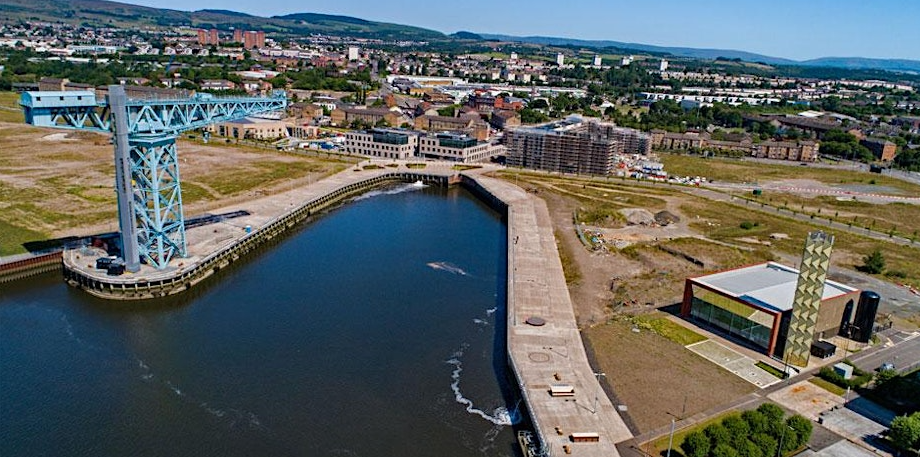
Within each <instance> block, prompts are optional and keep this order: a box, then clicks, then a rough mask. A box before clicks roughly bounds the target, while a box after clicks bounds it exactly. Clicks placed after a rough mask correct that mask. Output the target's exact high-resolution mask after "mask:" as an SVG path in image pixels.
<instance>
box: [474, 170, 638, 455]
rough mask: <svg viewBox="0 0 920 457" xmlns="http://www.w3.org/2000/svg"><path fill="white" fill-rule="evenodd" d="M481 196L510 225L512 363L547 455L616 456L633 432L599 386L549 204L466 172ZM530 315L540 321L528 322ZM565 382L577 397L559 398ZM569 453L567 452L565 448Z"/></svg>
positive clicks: (513, 187)
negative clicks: (555, 388) (579, 437)
mask: <svg viewBox="0 0 920 457" xmlns="http://www.w3.org/2000/svg"><path fill="white" fill-rule="evenodd" d="M464 182H465V184H467V186H468V187H469V188H470V189H471V190H472V191H473V192H474V193H476V194H478V195H480V196H481V197H483V198H485V199H486V201H489V202H491V203H492V204H493V205H494V206H496V208H498V209H501V208H502V207H504V212H505V214H506V217H507V222H508V281H507V288H508V289H507V297H508V303H507V309H508V314H507V315H508V323H507V328H508V331H507V335H506V338H507V343H508V360H509V365H510V367H511V369H512V371H513V372H514V374H515V378H516V379H517V382H518V387H519V390H520V392H521V394H522V396H523V398H524V401H525V403H526V405H527V409H528V411H529V413H530V417H531V419H532V421H533V425H534V428H535V429H536V430H535V431H536V434H537V436H538V437H539V439H540V442H541V443H542V445H543V448H544V450H545V451H546V454H547V455H550V456H557V457H558V456H563V455H567V454H571V455H573V456H591V457H593V456H606V457H611V456H617V455H619V453H618V452H617V449H616V446H615V444H616V443H618V442H621V441H625V440H627V439H630V438H632V433H631V432H630V431H629V428H628V427H627V426H626V423H625V422H624V421H623V419H622V418H621V417H620V415H619V413H618V411H617V410H616V408H615V407H614V405H613V404H612V403H611V402H610V400H609V399H608V398H607V396H606V394H604V392H603V391H602V390H601V386H600V383H599V382H598V378H597V377H596V374H595V372H594V371H593V369H592V368H591V365H590V364H589V362H588V357H587V354H586V352H585V348H584V345H583V344H582V340H581V335H580V333H579V331H578V328H577V325H576V323H575V312H574V308H573V306H572V302H571V298H570V297H569V293H568V286H567V285H566V283H565V275H564V273H563V271H562V263H561V261H560V260H559V253H558V250H557V247H556V240H555V236H554V233H553V227H552V221H551V219H550V216H549V210H548V209H547V207H546V203H545V202H544V201H543V200H541V199H539V198H537V197H536V196H534V195H532V194H528V193H527V192H525V191H524V190H523V189H521V188H519V187H517V186H514V185H512V184H510V183H508V182H505V181H501V180H498V179H495V178H489V177H485V176H476V177H470V176H464ZM531 317H540V318H542V319H543V320H544V321H545V324H544V325H542V326H534V325H530V324H528V323H527V320H528V319H529V318H531ZM554 384H566V385H570V386H573V387H574V389H575V396H574V397H553V396H551V395H550V392H549V391H550V387H551V386H552V385H554ZM572 433H597V434H598V435H599V436H600V440H599V441H598V442H596V443H574V442H572V441H571V439H570V435H571V434H572ZM566 451H568V452H566Z"/></svg>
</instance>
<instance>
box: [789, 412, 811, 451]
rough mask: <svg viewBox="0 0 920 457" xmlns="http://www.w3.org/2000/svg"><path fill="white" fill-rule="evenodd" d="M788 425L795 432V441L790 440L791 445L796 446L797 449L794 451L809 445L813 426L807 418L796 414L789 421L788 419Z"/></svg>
mask: <svg viewBox="0 0 920 457" xmlns="http://www.w3.org/2000/svg"><path fill="white" fill-rule="evenodd" d="M786 425H787V426H788V427H789V428H791V429H792V430H795V436H794V439H789V441H790V443H789V444H795V447H793V448H792V449H798V448H800V447H802V446H804V445H805V444H806V443H808V440H809V439H811V432H812V426H811V421H810V420H808V419H806V418H805V417H803V416H801V415H799V414H796V415H794V416H792V417H790V418H789V419H786ZM783 447H786V444H785V443H783Z"/></svg>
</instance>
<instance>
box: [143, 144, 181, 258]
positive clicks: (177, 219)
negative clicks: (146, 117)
mask: <svg viewBox="0 0 920 457" xmlns="http://www.w3.org/2000/svg"><path fill="white" fill-rule="evenodd" d="M130 146H131V147H130V149H131V154H130V157H131V177H132V180H133V181H134V217H135V220H136V221H137V242H138V245H139V248H140V255H141V256H143V258H144V260H145V261H146V262H147V264H148V265H152V266H153V267H155V268H157V269H158V270H162V269H164V268H166V267H167V266H168V265H169V261H170V260H171V259H172V258H173V257H175V256H179V257H185V256H186V255H187V252H186V243H185V217H184V215H183V209H182V190H181V184H180V180H179V162H178V159H177V155H176V138H175V137H173V136H158V137H151V138H132V139H131V141H130Z"/></svg>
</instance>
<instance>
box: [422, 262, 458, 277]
mask: <svg viewBox="0 0 920 457" xmlns="http://www.w3.org/2000/svg"><path fill="white" fill-rule="evenodd" d="M425 265H428V267H429V268H431V269H433V270H441V271H446V272H448V273H450V274H455V275H460V276H469V273H467V272H466V271H464V270H463V268H460V267H458V266H456V265H454V264H452V263H450V262H428V263H427V264H425Z"/></svg>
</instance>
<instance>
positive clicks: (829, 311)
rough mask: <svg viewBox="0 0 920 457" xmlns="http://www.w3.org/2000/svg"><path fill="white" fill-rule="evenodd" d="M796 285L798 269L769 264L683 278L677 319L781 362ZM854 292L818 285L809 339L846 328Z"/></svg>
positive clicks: (833, 285)
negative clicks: (721, 334) (715, 330)
mask: <svg viewBox="0 0 920 457" xmlns="http://www.w3.org/2000/svg"><path fill="white" fill-rule="evenodd" d="M798 280H799V270H797V269H795V268H792V267H788V266H785V265H781V264H778V263H775V262H767V263H762V264H757V265H752V266H747V267H742V268H737V269H732V270H725V271H721V272H718V273H713V274H710V275H707V276H701V277H697V278H688V279H687V282H686V285H685V287H684V300H683V303H682V305H681V315H682V316H684V317H685V318H690V319H692V320H694V321H696V322H699V323H702V324H704V325H707V326H711V327H716V328H718V329H720V330H722V331H724V332H725V333H728V334H730V335H731V336H734V337H736V338H739V339H741V340H743V341H744V342H746V343H748V344H750V345H752V346H754V347H757V348H758V349H761V350H763V351H764V352H766V353H767V354H768V355H770V356H773V355H774V354H776V355H777V356H779V357H782V355H783V354H784V352H785V351H786V346H787V344H786V343H787V340H788V339H789V337H790V332H789V328H790V322H791V321H792V315H793V313H792V309H793V301H794V299H795V294H796V286H797V283H798ZM859 292H860V291H859V290H858V289H856V288H853V287H850V286H847V285H844V284H841V283H838V282H834V281H829V280H825V281H824V290H823V292H822V294H821V299H820V304H819V306H818V313H817V317H816V323H815V325H814V339H815V340H820V339H823V338H830V337H832V336H834V335H837V334H838V333H839V332H840V329H841V328H844V326H847V325H849V321H850V317H851V313H852V310H854V309H855V306H856V303H857V302H858V301H859ZM808 343H809V344H810V343H811V342H810V341H809V342H808Z"/></svg>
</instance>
